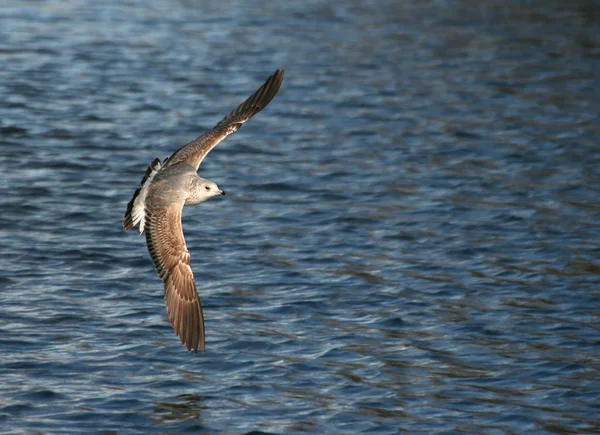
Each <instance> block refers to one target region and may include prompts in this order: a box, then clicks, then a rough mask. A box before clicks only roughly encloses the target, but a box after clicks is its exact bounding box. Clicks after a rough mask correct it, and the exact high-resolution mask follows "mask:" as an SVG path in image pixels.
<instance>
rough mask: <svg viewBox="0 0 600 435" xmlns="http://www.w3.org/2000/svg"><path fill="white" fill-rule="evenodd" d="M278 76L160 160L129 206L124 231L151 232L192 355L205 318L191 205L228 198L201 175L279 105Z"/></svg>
mask: <svg viewBox="0 0 600 435" xmlns="http://www.w3.org/2000/svg"><path fill="white" fill-rule="evenodd" d="M283 74H284V70H277V71H275V73H274V74H273V75H272V76H271V77H269V79H268V80H267V81H266V82H265V84H264V85H263V86H261V87H260V88H259V89H258V90H257V91H256V92H255V93H254V94H252V95H251V96H250V97H249V98H248V99H247V100H246V101H244V102H243V103H242V104H241V105H239V106H238V107H237V108H236V109H235V110H233V111H232V112H231V113H230V114H229V115H227V116H226V117H225V118H223V119H222V120H221V122H219V123H218V124H217V125H216V126H215V127H214V128H213V129H212V130H211V131H209V132H207V133H206V134H204V135H202V136H200V137H199V138H197V139H195V140H193V141H192V142H190V143H188V144H187V145H185V146H183V147H181V148H180V149H179V150H177V151H176V152H175V153H173V155H171V157H169V158H168V159H167V160H166V161H165V162H164V163H163V164H161V163H160V160H158V159H155V160H154V161H153V162H152V163H151V164H150V166H149V167H148V169H147V170H146V173H145V175H144V178H143V179H142V183H141V185H140V188H139V189H137V190H136V191H135V193H134V195H133V198H132V199H131V201H129V204H128V205H127V211H126V212H125V218H124V220H123V228H124V229H125V230H130V229H132V228H133V227H135V226H136V225H139V233H140V234H141V233H142V232H144V230H145V231H146V244H147V245H148V251H149V252H150V256H151V257H152V262H153V263H154V268H155V269H156V273H157V274H158V276H159V277H160V279H161V280H162V281H163V282H164V296H165V304H166V306H167V312H168V315H169V321H170V322H171V324H172V325H173V328H174V329H175V333H176V334H177V335H178V336H179V337H180V338H181V343H182V344H183V345H185V346H186V348H187V349H188V351H192V350H193V351H194V352H197V351H198V347H200V349H201V350H202V351H204V349H205V333H204V316H203V314H202V306H201V305H200V299H199V297H198V292H197V290H196V282H195V280H194V274H193V272H192V268H191V259H190V253H189V252H188V250H187V246H186V244H185V240H184V237H183V228H182V226H181V213H182V210H183V207H184V206H185V205H194V204H199V203H201V202H203V201H206V200H207V199H209V198H211V197H213V196H216V195H224V194H225V192H224V191H223V190H221V189H219V188H218V186H217V185H216V184H215V183H213V182H212V181H210V180H206V179H204V178H201V177H199V176H198V174H197V173H196V171H197V170H198V168H199V167H200V164H201V163H202V160H203V159H204V157H206V155H207V154H208V153H209V152H210V150H212V149H213V148H214V147H215V146H216V145H217V144H218V143H219V142H221V141H222V140H223V139H225V138H226V137H227V136H228V135H230V134H231V133H233V132H235V131H237V130H238V129H239V128H240V127H241V125H242V124H243V123H244V122H246V121H248V120H249V119H250V118H252V117H253V116H254V115H256V114H257V113H258V112H260V111H261V110H262V109H263V108H264V107H265V106H266V105H267V104H269V102H270V101H271V100H272V99H273V97H274V96H275V94H276V93H277V91H278V90H279V87H280V86H281V82H282V80H283Z"/></svg>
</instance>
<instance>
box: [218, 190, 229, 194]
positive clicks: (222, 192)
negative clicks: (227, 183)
mask: <svg viewBox="0 0 600 435" xmlns="http://www.w3.org/2000/svg"><path fill="white" fill-rule="evenodd" d="M219 192H221V195H227V193H225V191H224V190H222V189H221V190H219Z"/></svg>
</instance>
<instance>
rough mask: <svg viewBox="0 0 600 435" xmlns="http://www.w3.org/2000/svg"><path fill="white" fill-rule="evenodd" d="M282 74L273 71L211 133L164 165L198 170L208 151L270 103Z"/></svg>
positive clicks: (197, 140)
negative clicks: (188, 165) (178, 165)
mask: <svg viewBox="0 0 600 435" xmlns="http://www.w3.org/2000/svg"><path fill="white" fill-rule="evenodd" d="M284 73H285V70H283V69H281V70H277V71H275V73H273V75H271V77H269V78H268V79H267V81H266V82H265V84H264V85H262V86H261V87H260V88H259V89H258V90H257V91H256V92H255V93H254V94H252V95H251V96H250V97H249V98H248V99H247V100H246V101H244V102H243V103H242V104H240V105H239V106H238V107H237V108H236V109H235V110H233V111H232V112H231V113H230V114H229V115H227V116H226V117H225V118H223V119H222V120H221V121H220V122H219V123H218V124H217V125H215V127H214V128H213V129H212V130H211V131H209V132H207V133H205V134H203V135H202V136H200V137H199V138H197V139H195V140H193V141H192V142H190V143H188V144H187V145H184V146H183V147H181V148H179V149H178V150H177V151H175V153H173V155H172V156H171V157H169V159H168V160H167V162H166V165H167V166H169V165H174V164H176V163H181V162H187V163H189V164H190V165H192V166H194V167H195V168H196V170H198V168H199V167H200V164H201V163H202V160H204V157H206V155H207V154H208V153H209V152H210V150H212V149H213V148H214V147H215V146H216V145H217V144H218V143H219V142H221V141H222V140H223V139H225V138H226V137H227V136H229V135H230V134H231V133H233V132H235V131H237V130H238V129H239V128H240V127H241V126H242V124H243V123H244V122H246V121H248V120H249V119H250V118H252V117H253V116H254V115H256V114H257V113H258V112H260V111H261V110H262V109H264V108H265V107H266V106H267V104H269V103H270V102H271V100H272V99H273V97H275V94H277V91H278V90H279V87H280V86H281V82H282V81H283V75H284Z"/></svg>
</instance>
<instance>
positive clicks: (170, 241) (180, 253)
mask: <svg viewBox="0 0 600 435" xmlns="http://www.w3.org/2000/svg"><path fill="white" fill-rule="evenodd" d="M182 209H183V202H181V203H173V204H171V205H169V206H167V207H147V208H146V216H145V221H146V243H147V245H148V251H150V256H151V257H152V262H153V263H154V268H155V269H156V273H158V276H159V277H160V279H162V280H163V282H164V285H165V304H166V306H167V312H168V315H169V320H170V322H171V324H172V325H173V328H174V329H175V333H176V334H177V335H178V336H179V337H180V338H181V344H183V345H185V346H186V347H187V350H188V351H190V350H193V351H194V352H195V353H196V352H198V346H200V350H202V352H204V316H203V314H202V306H201V305H200V299H199V297H198V292H197V291H196V282H195V281H194V274H193V273H192V268H191V266H190V264H191V260H190V253H189V252H188V250H187V247H186V245H185V239H184V238H183V228H182V226H181V211H182Z"/></svg>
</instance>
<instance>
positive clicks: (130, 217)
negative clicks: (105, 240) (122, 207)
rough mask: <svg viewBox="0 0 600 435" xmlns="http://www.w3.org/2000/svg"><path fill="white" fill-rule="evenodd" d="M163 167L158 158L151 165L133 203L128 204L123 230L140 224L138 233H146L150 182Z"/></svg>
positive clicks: (132, 200) (133, 198)
mask: <svg viewBox="0 0 600 435" xmlns="http://www.w3.org/2000/svg"><path fill="white" fill-rule="evenodd" d="M161 167H162V165H161V163H160V159H158V158H156V159H154V160H152V163H150V166H148V169H146V173H145V174H144V178H142V182H141V184H140V187H139V188H138V189H137V190H136V191H135V192H134V194H133V197H132V198H131V201H129V204H127V211H126V212H125V218H124V219H123V229H125V231H129V230H130V229H132V228H133V227H135V226H136V225H137V224H140V225H139V227H138V233H139V234H142V233H143V232H144V217H145V202H146V192H147V191H148V186H149V185H150V182H151V181H152V179H153V178H154V176H155V175H156V173H157V172H158V171H159V170H160V168H161Z"/></svg>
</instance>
